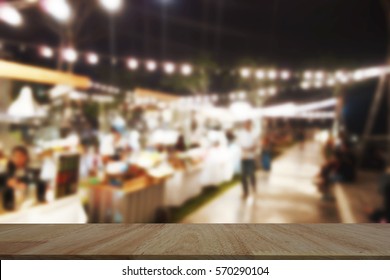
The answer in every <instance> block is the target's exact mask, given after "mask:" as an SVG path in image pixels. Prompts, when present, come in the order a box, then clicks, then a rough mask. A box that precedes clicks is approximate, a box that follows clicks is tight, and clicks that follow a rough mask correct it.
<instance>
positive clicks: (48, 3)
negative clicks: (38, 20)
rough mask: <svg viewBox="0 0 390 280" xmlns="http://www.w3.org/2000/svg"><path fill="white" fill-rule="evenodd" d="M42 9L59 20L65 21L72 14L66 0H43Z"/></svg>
mask: <svg viewBox="0 0 390 280" xmlns="http://www.w3.org/2000/svg"><path fill="white" fill-rule="evenodd" d="M42 7H43V9H44V10H45V11H46V12H47V13H48V14H49V15H51V16H52V17H53V18H55V19H56V20H57V21H59V22H62V23H64V22H67V21H69V20H70V18H71V16H72V10H71V8H70V5H69V3H68V2H67V1H66V0H43V1H42Z"/></svg>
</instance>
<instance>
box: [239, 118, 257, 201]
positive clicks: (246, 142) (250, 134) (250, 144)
mask: <svg viewBox="0 0 390 280" xmlns="http://www.w3.org/2000/svg"><path fill="white" fill-rule="evenodd" d="M237 140H238V144H239V146H240V148H241V177H242V178H241V179H242V187H243V191H244V194H243V198H244V199H245V198H247V197H248V195H249V184H251V186H252V189H253V192H256V187H257V182H256V161H255V158H256V151H257V145H258V137H257V134H256V133H255V131H254V130H253V124H252V121H250V120H248V121H247V122H245V124H244V129H241V131H239V133H238V135H237Z"/></svg>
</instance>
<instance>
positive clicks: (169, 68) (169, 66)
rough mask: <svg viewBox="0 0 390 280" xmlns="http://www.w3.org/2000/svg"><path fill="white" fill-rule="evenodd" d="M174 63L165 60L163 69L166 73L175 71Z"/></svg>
mask: <svg viewBox="0 0 390 280" xmlns="http://www.w3.org/2000/svg"><path fill="white" fill-rule="evenodd" d="M175 69H176V67H175V64H173V63H171V62H167V63H165V64H164V70H165V72H166V73H167V74H172V73H174V72H175Z"/></svg>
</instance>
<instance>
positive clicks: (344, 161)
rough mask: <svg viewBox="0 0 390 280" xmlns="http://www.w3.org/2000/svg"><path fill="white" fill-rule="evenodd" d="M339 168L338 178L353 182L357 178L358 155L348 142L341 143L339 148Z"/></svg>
mask: <svg viewBox="0 0 390 280" xmlns="http://www.w3.org/2000/svg"><path fill="white" fill-rule="evenodd" d="M337 154H338V160H339V168H338V170H337V173H338V180H339V181H341V182H346V183H351V182H353V181H355V178H356V157H355V155H354V153H353V151H352V149H351V147H350V145H349V144H348V143H346V142H343V143H341V145H340V148H339V149H338V150H337Z"/></svg>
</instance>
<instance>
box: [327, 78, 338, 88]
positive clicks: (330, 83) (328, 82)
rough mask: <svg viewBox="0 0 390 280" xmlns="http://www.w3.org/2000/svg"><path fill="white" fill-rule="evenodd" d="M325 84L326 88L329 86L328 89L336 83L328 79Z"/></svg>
mask: <svg viewBox="0 0 390 280" xmlns="http://www.w3.org/2000/svg"><path fill="white" fill-rule="evenodd" d="M326 84H327V85H328V86H330V87H332V86H334V85H335V84H336V81H335V80H334V79H332V78H331V79H328V80H327V81H326Z"/></svg>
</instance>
